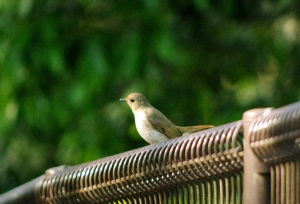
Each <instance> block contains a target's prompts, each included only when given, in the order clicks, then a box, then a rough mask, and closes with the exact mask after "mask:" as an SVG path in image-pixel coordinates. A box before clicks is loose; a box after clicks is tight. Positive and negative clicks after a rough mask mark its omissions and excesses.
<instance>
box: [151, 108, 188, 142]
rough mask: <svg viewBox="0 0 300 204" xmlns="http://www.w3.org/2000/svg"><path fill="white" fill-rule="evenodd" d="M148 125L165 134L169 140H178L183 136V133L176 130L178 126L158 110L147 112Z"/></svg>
mask: <svg viewBox="0 0 300 204" xmlns="http://www.w3.org/2000/svg"><path fill="white" fill-rule="evenodd" d="M146 115H147V119H148V120H147V121H146V122H147V123H148V125H149V126H150V127H151V128H153V129H155V130H157V131H158V132H160V133H162V134H164V135H165V136H167V137H168V138H170V139H172V138H176V137H180V136H182V133H181V132H180V131H179V130H178V129H177V128H176V126H175V125H174V124H173V123H172V122H171V121H170V120H169V119H168V118H167V117H166V116H164V114H162V113H161V112H160V111H159V110H157V109H153V108H152V109H148V110H146Z"/></svg>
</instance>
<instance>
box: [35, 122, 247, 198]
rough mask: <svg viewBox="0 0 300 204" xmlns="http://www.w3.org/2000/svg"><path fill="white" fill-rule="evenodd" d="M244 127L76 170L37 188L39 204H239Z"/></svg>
mask: <svg viewBox="0 0 300 204" xmlns="http://www.w3.org/2000/svg"><path fill="white" fill-rule="evenodd" d="M241 130H242V121H237V122H233V123H229V124H226V125H222V126H218V127H215V128H212V129H208V130H204V131H200V132H197V133H194V134H191V135H189V136H185V137H179V138H176V139H173V140H170V141H167V142H164V143H159V144H155V145H150V146H146V147H143V148H140V149H136V150H132V151H129V152H125V153H122V154H118V155H115V156H111V157H107V158H103V159H100V160H96V161H93V162H89V163H85V164H82V165H78V166H73V167H66V168H58V169H54V170H51V171H49V172H50V173H49V174H47V175H46V177H45V178H44V179H43V180H42V181H41V182H39V183H38V184H37V185H36V188H35V195H36V199H37V201H38V202H39V203H113V202H116V203H118V202H119V203H200V202H202V203H241V202H242V186H243V185H242V180H243V179H242V170H243V138H242V134H241Z"/></svg>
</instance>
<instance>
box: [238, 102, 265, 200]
mask: <svg viewBox="0 0 300 204" xmlns="http://www.w3.org/2000/svg"><path fill="white" fill-rule="evenodd" d="M269 111H270V109H269V108H267V109H253V110H248V111H246V112H245V113H244V114H243V124H244V204H252V203H256V204H266V203H270V167H268V166H267V165H265V164H264V163H263V162H262V161H260V160H259V159H258V158H257V157H256V155H255V154H254V153H253V151H252V149H251V147H250V135H249V132H250V130H249V129H250V127H251V124H252V122H253V121H254V120H255V119H256V118H257V117H258V116H260V115H263V114H266V113H267V112H269Z"/></svg>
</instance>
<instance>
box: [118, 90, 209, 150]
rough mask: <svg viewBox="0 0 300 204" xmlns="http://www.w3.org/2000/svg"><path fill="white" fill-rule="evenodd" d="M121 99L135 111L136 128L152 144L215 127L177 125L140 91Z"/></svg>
mask: <svg viewBox="0 0 300 204" xmlns="http://www.w3.org/2000/svg"><path fill="white" fill-rule="evenodd" d="M120 101H125V102H127V104H128V105H129V107H130V108H131V110H132V112H133V113H134V117H135V125H136V129H137V130H138V132H139V134H140V135H141V136H142V138H144V140H146V141H147V142H149V143H150V144H155V143H158V142H163V141H167V140H169V139H172V138H176V137H180V136H183V135H187V134H190V133H193V132H197V131H200V130H204V129H208V128H211V127H213V126H212V125H198V126H188V127H180V126H176V125H174V124H173V123H172V122H171V121H170V120H169V119H168V118H167V117H166V116H165V115H164V114H162V113H161V112H160V111H159V110H157V109H156V108H154V107H153V106H151V104H150V103H149V102H148V101H147V99H146V97H145V96H143V95H142V94H140V93H132V94H129V95H128V96H127V97H126V98H122V99H120Z"/></svg>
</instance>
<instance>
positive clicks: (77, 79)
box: [0, 0, 300, 193]
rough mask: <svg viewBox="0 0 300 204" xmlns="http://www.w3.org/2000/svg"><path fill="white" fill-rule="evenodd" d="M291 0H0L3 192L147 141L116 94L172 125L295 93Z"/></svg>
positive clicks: (213, 119)
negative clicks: (137, 99) (136, 96)
mask: <svg viewBox="0 0 300 204" xmlns="http://www.w3.org/2000/svg"><path fill="white" fill-rule="evenodd" d="M299 6H300V5H299V2H297V1H292V0H288V1H280V0H279V1H268V0H263V1H251V2H250V1H242V0H229V1H228V0H226V1H225V0H219V1H210V0H194V1H182V0H174V1H158V0H143V1H128V0H127V1H126V0H125V1H124V0H122V1H118V0H115V1H106V0H104V1H96V0H93V1H91V0H89V1H83V0H77V1H76V0H51V1H50V0H43V1H42V0H27V1H24V0H15V1H6V0H2V1H1V0H0V39H1V40H0V98H1V100H0V116H1V117H0V163H1V164H2V165H1V167H0V176H1V181H2V182H1V185H0V193H2V192H5V191H7V190H9V189H11V188H14V187H16V186H18V185H20V184H22V183H24V182H27V181H29V180H31V179H33V178H35V177H37V176H39V175H41V174H43V173H44V171H45V170H46V169H47V168H50V167H53V166H59V165H63V164H65V165H76V164H80V163H83V162H87V161H91V160H95V159H98V158H103V157H105V156H109V155H112V154H117V153H120V152H124V151H127V150H131V149H134V148H138V147H141V146H143V145H146V144H147V143H146V142H144V141H143V140H142V139H141V138H140V137H139V135H138V133H137V131H136V129H135V126H134V118H133V114H132V113H131V111H130V109H129V107H127V105H126V104H124V103H120V102H119V101H118V99H119V98H121V97H125V96H126V95H127V94H129V93H131V92H141V93H143V94H144V95H146V97H147V98H148V99H149V101H150V102H151V103H152V104H153V106H155V107H157V108H158V109H159V110H161V111H162V112H163V113H164V114H165V115H166V116H168V117H169V118H170V120H172V121H173V122H174V123H175V124H178V125H197V124H214V125H221V124H224V123H228V122H232V121H234V120H239V119H241V117H242V113H243V112H244V111H246V110H248V109H250V108H257V107H269V106H272V107H280V106H283V105H286V104H288V103H292V102H295V101H297V100H299V98H300V80H299V79H298V78H299V75H300V73H299V72H300V69H299V65H300V58H299V52H300V50H299V47H300V46H299V29H300V27H299V9H298V8H300V7H299Z"/></svg>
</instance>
